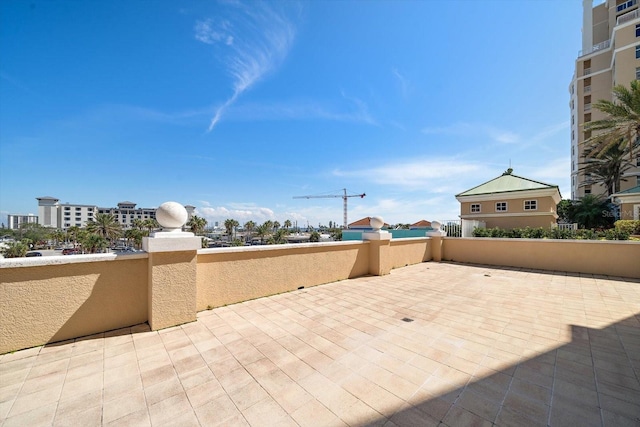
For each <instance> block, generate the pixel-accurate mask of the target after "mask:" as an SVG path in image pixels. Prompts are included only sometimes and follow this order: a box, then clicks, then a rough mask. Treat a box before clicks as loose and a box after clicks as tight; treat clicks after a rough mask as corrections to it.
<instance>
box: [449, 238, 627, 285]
mask: <svg viewBox="0 0 640 427" xmlns="http://www.w3.org/2000/svg"><path fill="white" fill-rule="evenodd" d="M443 260H445V261H454V262H464V263H472V264H488V265H497V266H509V267H522V268H532V269H540V270H552V271H566V272H573V273H587V274H589V273H590V274H601V275H608V276H621V277H632V278H640V262H639V261H638V260H640V243H637V242H629V241H620V242H615V241H591V240H585V241H580V240H547V239H492V238H445V240H444V243H443Z"/></svg>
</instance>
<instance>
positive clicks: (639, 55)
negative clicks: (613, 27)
mask: <svg viewBox="0 0 640 427" xmlns="http://www.w3.org/2000/svg"><path fill="white" fill-rule="evenodd" d="M638 58H640V45H638V46H636V59H638Z"/></svg>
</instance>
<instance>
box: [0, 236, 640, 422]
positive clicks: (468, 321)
mask: <svg viewBox="0 0 640 427" xmlns="http://www.w3.org/2000/svg"><path fill="white" fill-rule="evenodd" d="M485 240H486V239H485ZM515 253H517V252H514V253H512V254H515ZM237 286H241V285H240V284H238V285H237ZM637 288H638V281H636V280H629V279H627V280H620V279H616V278H612V277H602V276H592V275H590V274H564V273H558V272H545V273H542V272H541V271H540V270H529V269H520V268H506V269H505V268H500V267H496V266H488V265H483V266H480V265H465V264H453V263H435V262H427V263H419V264H416V265H412V266H409V267H402V268H399V269H397V270H394V271H393V272H392V273H391V274H390V275H386V276H378V277H369V276H364V277H359V278H353V279H348V280H343V281H339V282H335V283H330V284H327V285H324V286H317V287H313V288H305V289H301V290H294V291H292V292H289V293H285V294H280V295H274V296H271V297H267V298H260V299H255V300H251V301H247V302H245V303H242V304H234V305H229V306H226V307H220V308H214V309H211V310H204V311H201V312H200V313H198V315H197V319H196V320H195V321H194V322H192V323H188V324H183V325H179V326H175V327H172V328H167V329H162V330H158V331H152V330H151V329H150V327H149V325H147V324H136V325H132V326H127V327H122V328H118V329H115V330H111V331H108V332H102V333H96V334H93V335H91V336H86V337H82V338H77V339H70V340H67V341H65V342H61V343H56V344H47V345H44V346H38V347H34V348H30V349H27V350H22V351H17V352H14V353H7V354H4V355H2V356H0V372H1V373H2V375H3V377H2V378H3V382H2V384H3V390H4V392H3V398H4V399H5V401H4V402H3V403H4V404H3V411H2V413H0V422H4V425H79V424H82V425H91V426H100V425H165V424H171V425H203V426H205V425H228V426H236V425H248V426H282V425H291V426H305V425H326V426H338V425H349V426H373V425H394V426H415V425H434V426H435V425H447V426H457V425H462V423H464V425H498V426H500V425H538V424H540V425H547V423H549V425H563V424H571V425H604V426H606V425H609V422H608V421H607V420H609V419H611V420H613V422H612V423H611V425H633V424H634V423H635V421H636V420H637V416H638V415H639V414H638V413H637V402H638V401H640V391H638V390H640V383H639V382H638V378H637V376H636V374H635V372H637V369H638V367H637V365H636V362H637V355H638V354H640V347H639V344H638V343H639V342H640V327H639V326H640V324H639V322H638V312H639V311H640V307H639V306H638V301H637V297H636V296H637ZM82 311H83V309H82V308H80V312H82ZM79 314H80V315H82V313H79ZM84 314H88V313H84ZM72 320H73V319H72ZM596 384H597V387H596ZM489 391H490V392H489ZM582 396H589V398H583V397H582ZM601 414H602V415H601ZM601 417H604V418H601ZM80 420H81V422H80ZM392 423H393V424H392Z"/></svg>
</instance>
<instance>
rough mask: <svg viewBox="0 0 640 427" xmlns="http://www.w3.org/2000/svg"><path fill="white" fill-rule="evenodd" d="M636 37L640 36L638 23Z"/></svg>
mask: <svg viewBox="0 0 640 427" xmlns="http://www.w3.org/2000/svg"><path fill="white" fill-rule="evenodd" d="M636 37H640V24H636Z"/></svg>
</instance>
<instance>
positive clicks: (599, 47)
mask: <svg viewBox="0 0 640 427" xmlns="http://www.w3.org/2000/svg"><path fill="white" fill-rule="evenodd" d="M609 46H611V39H609V40H605V41H603V42H601V43H598V44H595V45H593V46H591V47H590V48H589V49H586V50H581V51H580V52H578V56H579V57H580V56H585V55H588V54H590V53H593V52H597V51H599V50H603V49H607V48H609ZM585 71H586V70H585Z"/></svg>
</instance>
